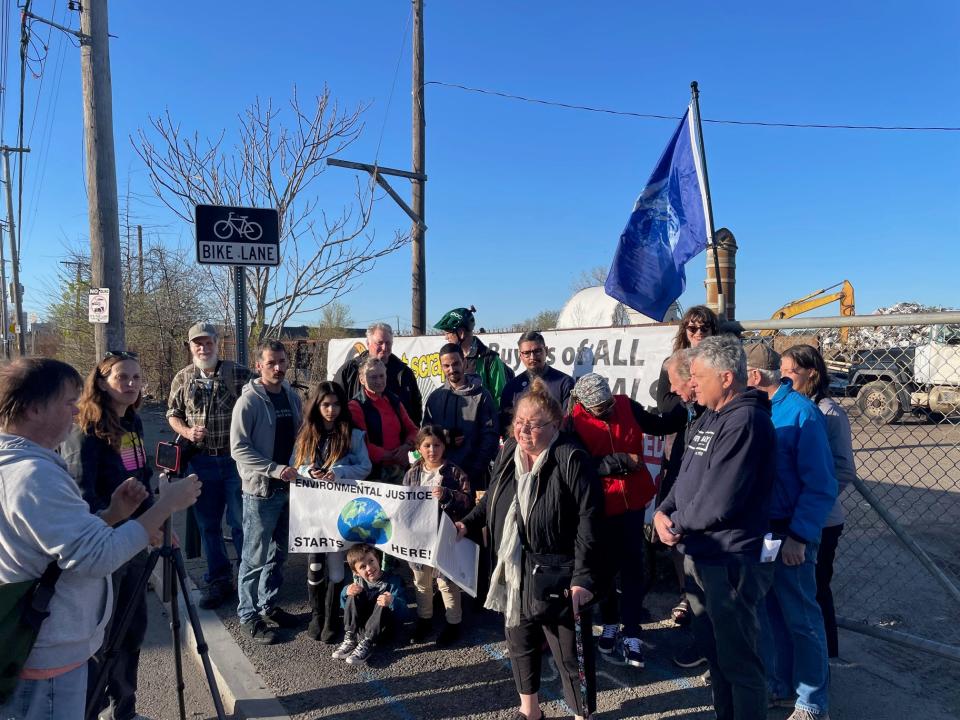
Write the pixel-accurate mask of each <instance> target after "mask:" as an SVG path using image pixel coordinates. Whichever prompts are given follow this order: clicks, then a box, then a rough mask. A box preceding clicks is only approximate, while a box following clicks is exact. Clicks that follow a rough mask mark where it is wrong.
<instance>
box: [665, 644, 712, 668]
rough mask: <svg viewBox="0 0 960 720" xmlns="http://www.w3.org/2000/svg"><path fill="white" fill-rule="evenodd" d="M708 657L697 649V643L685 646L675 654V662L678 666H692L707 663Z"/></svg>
mask: <svg viewBox="0 0 960 720" xmlns="http://www.w3.org/2000/svg"><path fill="white" fill-rule="evenodd" d="M706 662H707V659H706V658H705V657H704V656H703V653H702V652H700V651H699V650H697V646H696V645H687V646H686V647H685V648H681V649H680V651H679V652H677V654H676V655H674V656H673V664H674V665H676V666H677V667H682V668H692V667H696V666H697V665H705V664H706Z"/></svg>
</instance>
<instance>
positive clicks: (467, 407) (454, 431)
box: [423, 343, 499, 490]
mask: <svg viewBox="0 0 960 720" xmlns="http://www.w3.org/2000/svg"><path fill="white" fill-rule="evenodd" d="M440 368H441V369H442V370H443V374H444V375H445V376H446V382H445V383H444V384H443V385H441V386H440V387H439V388H437V389H436V390H434V391H433V392H432V393H430V395H429V396H428V397H427V406H426V408H424V412H423V424H424V425H439V426H440V427H442V428H443V429H444V431H445V434H446V436H447V451H446V454H445V456H444V457H445V459H446V460H448V461H449V462H451V463H453V464H454V465H457V466H458V467H460V469H461V470H463V471H464V472H465V473H466V474H467V477H469V478H470V486H471V487H472V488H473V489H474V490H486V489H487V482H488V475H489V469H490V462H491V461H492V460H493V458H494V457H495V456H496V454H497V446H498V444H499V428H498V425H497V408H496V405H495V404H494V402H493V397H492V396H491V395H490V393H489V392H487V391H486V390H485V389H484V388H483V387H482V386H481V384H480V377H479V376H478V375H472V374H467V373H465V372H464V358H463V350H462V349H461V348H460V346H459V345H457V344H456V343H447V344H446V345H444V346H443V347H442V348H440Z"/></svg>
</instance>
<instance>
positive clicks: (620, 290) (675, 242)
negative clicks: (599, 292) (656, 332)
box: [606, 108, 713, 321]
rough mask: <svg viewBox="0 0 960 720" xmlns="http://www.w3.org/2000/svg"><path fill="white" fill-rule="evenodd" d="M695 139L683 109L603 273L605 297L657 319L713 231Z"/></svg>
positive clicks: (679, 291)
mask: <svg viewBox="0 0 960 720" xmlns="http://www.w3.org/2000/svg"><path fill="white" fill-rule="evenodd" d="M696 138H697V135H696V131H695V128H694V124H693V115H692V113H691V112H690V108H687V112H686V113H684V115H683V119H682V120H681V121H680V125H679V126H678V127H677V130H676V132H674V133H673V137H672V138H670V143H669V144H668V145H667V149H666V150H664V151H663V155H662V156H661V157H660V161H659V162H658V163H657V167H656V169H654V171H653V174H651V175H650V179H649V180H648V181H647V186H646V187H645V188H644V189H643V192H642V193H640V197H639V198H637V203H636V205H635V206H634V208H633V213H632V214H631V215H630V220H629V221H628V222H627V227H626V228H625V229H624V231H623V234H622V235H621V236H620V243H619V244H618V245H617V252H616V254H615V255H614V256H613V264H612V265H611V266H610V272H609V273H608V274H607V282H606V291H607V295H609V296H611V297H613V298H616V299H617V300H619V301H620V302H622V303H623V304H624V305H627V306H629V307H631V308H633V309H634V310H636V311H638V312H641V313H643V314H644V315H646V316H647V317H651V318H653V319H654V320H658V321H662V320H663V319H664V317H665V316H666V314H667V310H669V309H670V305H671V304H672V303H673V301H674V300H676V299H677V298H678V297H680V295H681V294H682V293H683V291H684V289H685V288H686V286H687V275H686V272H685V271H684V267H683V266H684V265H685V264H686V263H687V261H688V260H690V259H691V258H692V257H694V256H695V255H697V254H698V253H700V252H701V251H702V250H704V249H705V248H706V247H707V240H708V238H710V237H712V235H713V229H712V228H710V227H708V226H709V219H708V218H709V215H708V214H707V193H706V185H705V183H704V180H703V163H702V162H701V158H700V148H699V145H698V143H697V140H696Z"/></svg>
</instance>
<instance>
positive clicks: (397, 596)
mask: <svg viewBox="0 0 960 720" xmlns="http://www.w3.org/2000/svg"><path fill="white" fill-rule="evenodd" d="M347 566H348V567H349V568H350V570H351V571H352V572H353V583H352V584H350V585H347V586H346V587H345V588H344V589H343V592H342V593H341V594H340V606H341V607H342V608H343V625H344V630H345V632H344V636H343V642H342V643H340V645H339V647H337V649H336V650H334V651H333V655H332V656H331V657H333V659H334V660H346V661H347V664H348V665H359V664H361V663H364V662H366V661H367V658H369V657H370V653H372V652H373V646H374V645H375V644H376V643H377V641H378V640H382V639H383V638H384V637H385V636H386V635H388V634H390V633H392V631H393V625H394V623H395V622H397V621H398V620H402V619H403V616H404V615H405V613H406V611H407V599H406V595H405V593H404V585H403V580H401V579H400V578H399V577H398V576H397V575H394V574H393V573H391V572H384V571H383V570H382V569H381V568H380V554H379V553H378V552H377V550H376V549H374V548H373V546H371V545H367V544H360V545H354V546H353V547H351V548H350V549H349V550H347Z"/></svg>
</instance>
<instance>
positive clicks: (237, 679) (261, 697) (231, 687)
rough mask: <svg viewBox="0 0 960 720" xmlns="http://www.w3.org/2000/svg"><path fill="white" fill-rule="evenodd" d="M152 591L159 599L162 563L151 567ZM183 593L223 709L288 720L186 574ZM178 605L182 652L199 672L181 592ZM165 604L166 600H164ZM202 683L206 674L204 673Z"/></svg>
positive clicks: (254, 719) (250, 719)
mask: <svg viewBox="0 0 960 720" xmlns="http://www.w3.org/2000/svg"><path fill="white" fill-rule="evenodd" d="M151 580H152V581H153V590H154V592H155V593H156V594H157V597H158V598H160V602H163V564H162V563H157V565H156V566H155V567H154V570H153V576H152V578H151ZM187 582H188V583H189V585H188V587H187V588H185V590H186V592H189V593H190V596H191V598H192V599H193V602H194V606H196V608H197V616H198V618H199V619H200V630H201V631H202V632H203V638H204V640H206V641H207V648H208V652H207V654H208V657H209V659H210V665H211V666H212V667H213V674H214V677H215V678H216V681H217V687H218V689H219V690H220V697H221V698H222V699H223V706H224V710H225V711H226V712H227V713H232V715H233V717H234V720H241V718H243V719H245V720H290V716H289V715H288V714H287V711H286V710H285V709H284V707H283V705H282V704H281V703H280V701H279V700H277V698H276V696H275V695H274V694H273V692H272V691H271V690H270V688H269V687H267V684H266V683H265V682H264V681H263V678H261V677H260V675H259V674H258V673H257V671H256V670H255V669H254V667H253V665H252V664H251V662H250V660H248V659H247V656H246V655H245V654H244V652H243V650H242V649H241V648H240V646H239V645H237V643H236V641H235V640H234V639H233V636H232V635H231V634H230V633H229V632H228V631H227V629H226V628H225V627H224V626H223V623H222V622H220V617H219V616H218V615H217V613H215V612H214V611H213V610H203V609H202V608H200V607H199V606H198V605H197V603H198V602H199V597H198V593H197V587H196V585H194V583H193V580H192V579H191V578H190V577H189V576H188V577H187ZM177 602H178V603H179V604H180V623H181V625H182V626H183V628H184V629H185V632H186V641H187V643H186V644H187V645H188V646H189V647H190V649H191V650H192V652H187V653H184V654H185V655H187V656H188V657H189V658H190V659H191V660H193V662H195V663H196V664H197V667H199V668H200V673H201V674H203V673H204V670H203V662H202V660H201V658H200V653H199V652H197V638H196V637H195V636H194V634H193V627H192V626H191V625H190V618H189V616H188V615H187V606H186V603H185V602H184V600H183V595H182V594H181V593H178V594H177ZM165 604H167V603H165ZM204 682H206V676H205V675H204Z"/></svg>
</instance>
